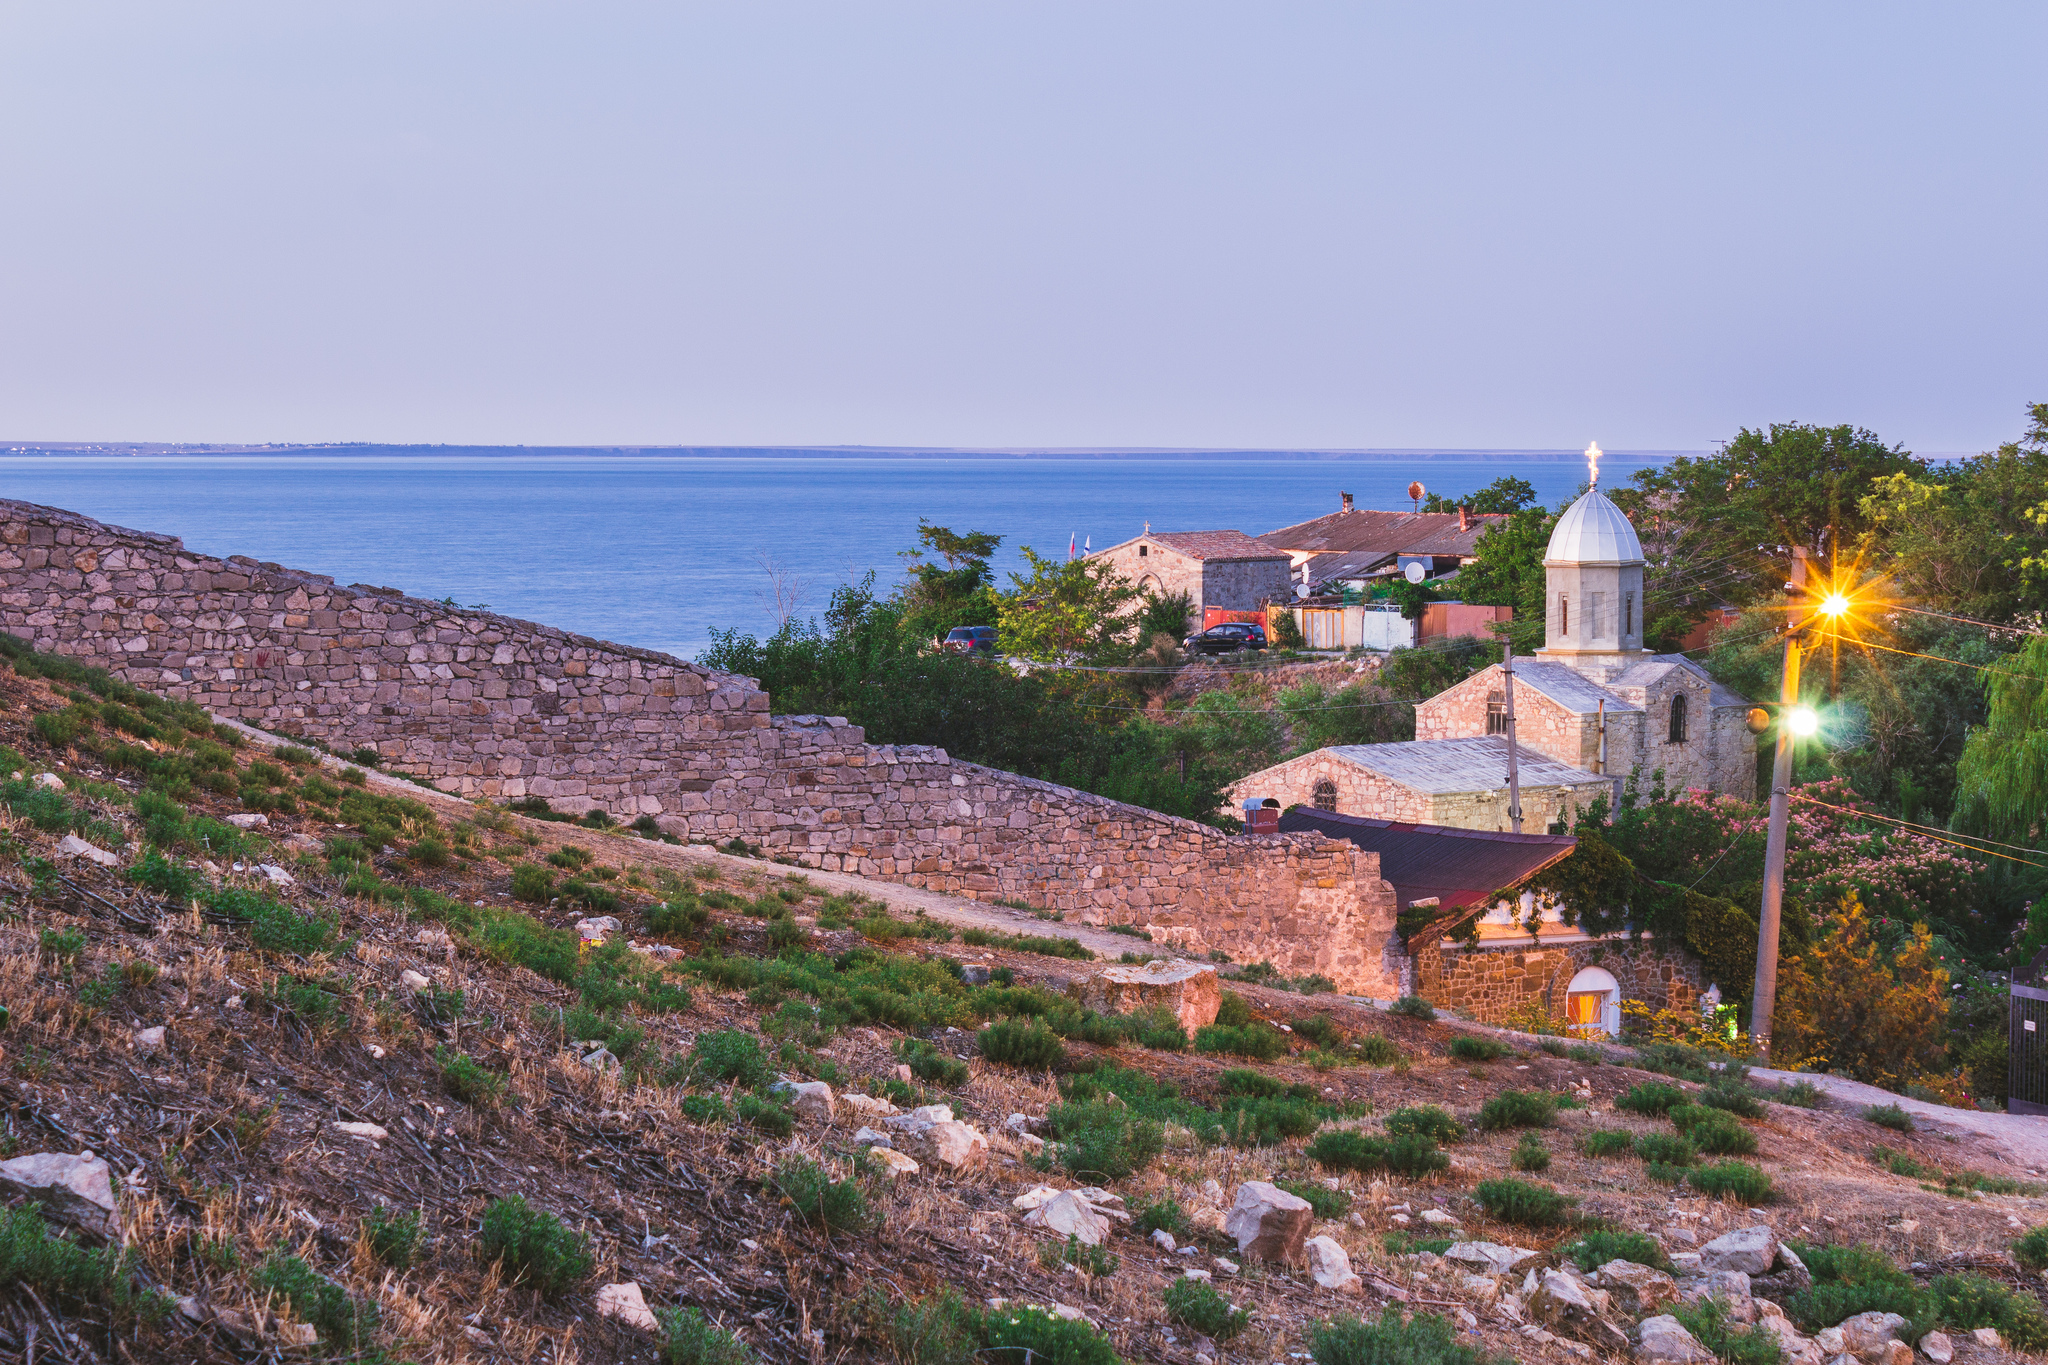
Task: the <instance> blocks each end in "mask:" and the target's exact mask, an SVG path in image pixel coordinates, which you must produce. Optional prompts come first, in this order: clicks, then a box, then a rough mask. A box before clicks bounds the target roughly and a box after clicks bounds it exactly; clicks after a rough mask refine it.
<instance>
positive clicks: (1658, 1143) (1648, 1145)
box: [1635, 1133, 1700, 1166]
mask: <svg viewBox="0 0 2048 1365" xmlns="http://www.w3.org/2000/svg"><path fill="white" fill-rule="evenodd" d="M1635 1148H1636V1155H1637V1156H1639V1157H1641V1158H1642V1159H1643V1160H1645V1161H1654V1162H1658V1163H1661V1164H1662V1165H1666V1166H1690V1165H1692V1164H1693V1163H1694V1162H1696V1161H1698V1160H1699V1159H1700V1154H1699V1149H1698V1148H1696V1147H1694V1146H1693V1145H1692V1143H1690V1142H1688V1141H1686V1140H1685V1139H1684V1138H1683V1137H1681V1136H1679V1135H1678V1134H1676V1133H1644V1134H1643V1135H1642V1136H1641V1137H1639V1138H1637V1139H1636V1142H1635Z"/></svg>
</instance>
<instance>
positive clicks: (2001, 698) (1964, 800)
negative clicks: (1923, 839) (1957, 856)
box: [1954, 635, 2048, 847]
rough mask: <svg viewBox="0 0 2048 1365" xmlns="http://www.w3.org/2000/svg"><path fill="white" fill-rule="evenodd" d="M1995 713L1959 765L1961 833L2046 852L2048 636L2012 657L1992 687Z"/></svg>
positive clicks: (1958, 823) (1965, 746) (1967, 746)
mask: <svg viewBox="0 0 2048 1365" xmlns="http://www.w3.org/2000/svg"><path fill="white" fill-rule="evenodd" d="M1990 692H1991V713H1990V716H1989V718H1988V719H1987V721H1986V722H1985V724H1984V725H1982V726H1980V727H1979V728H1978V729H1976V730H1973V731H1971V733H1970V737H1969V738H1968V739H1966V740H1964V741H1963V753H1962V759H1961V761H1960V762H1958V763H1957V765H1956V813H1955V818H1954V825H1955V827H1956V828H1957V829H1959V830H1964V831H1967V832H1970V833H1978V834H1984V835H1986V836H1988V837H1990V838H1993V839H1999V840H2003V841H2005V842H2008V843H2015V844H2028V845H2032V846H2034V847H2040V846H2041V845H2042V843H2043V842H2044V840H2048V636H2041V635H2036V636H2035V637H2034V638H2033V639H2031V640H2029V641H2028V642H2027V647H2026V648H2025V649H2022V650H2021V651H2020V652H2019V653H2017V654H2013V655H2008V656H2007V657H2006V658H2005V659H2004V660H2002V661H2001V663H2000V667H1999V670H1998V672H1997V674H1996V675H1995V676H1993V677H1992V679H1991V688H1990Z"/></svg>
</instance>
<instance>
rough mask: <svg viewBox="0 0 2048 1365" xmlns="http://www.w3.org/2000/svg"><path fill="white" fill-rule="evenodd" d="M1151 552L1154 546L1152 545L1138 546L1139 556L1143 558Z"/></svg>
mask: <svg viewBox="0 0 2048 1365" xmlns="http://www.w3.org/2000/svg"><path fill="white" fill-rule="evenodd" d="M1151 552H1152V547H1151V546H1150V545H1140V546H1139V547H1138V558H1140V559H1143V558H1144V557H1145V556H1146V555H1148V554H1150V553H1151Z"/></svg>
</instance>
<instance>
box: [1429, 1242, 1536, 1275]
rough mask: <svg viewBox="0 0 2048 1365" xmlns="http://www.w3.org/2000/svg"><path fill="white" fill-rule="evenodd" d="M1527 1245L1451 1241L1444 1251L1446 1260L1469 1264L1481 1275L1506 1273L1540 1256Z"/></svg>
mask: <svg viewBox="0 0 2048 1365" xmlns="http://www.w3.org/2000/svg"><path fill="white" fill-rule="evenodd" d="M1542 1255H1543V1253H1542V1252H1540V1251H1531V1250H1529V1249H1528V1248H1527V1247H1512V1246H1502V1245H1501V1244H1500V1243H1499V1242H1453V1243H1451V1245H1450V1247H1449V1248H1448V1249H1446V1250H1445V1252H1444V1259H1445V1260H1446V1261H1453V1262H1456V1263H1457V1264H1459V1265H1462V1266H1469V1267H1471V1268H1472V1269H1474V1270H1476V1271H1478V1272H1479V1273H1480V1274H1482V1275H1508V1274H1512V1273H1513V1272H1515V1271H1517V1270H1521V1269H1523V1268H1524V1267H1525V1266H1528V1265H1530V1264H1532V1263H1534V1262H1535V1261H1537V1260H1538V1259H1540V1258H1541V1257H1542Z"/></svg>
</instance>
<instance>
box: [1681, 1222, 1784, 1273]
mask: <svg viewBox="0 0 2048 1365" xmlns="http://www.w3.org/2000/svg"><path fill="white" fill-rule="evenodd" d="M1777 1258H1778V1234H1777V1233H1775V1232H1773V1231H1771V1229H1770V1228H1769V1227H1768V1226H1767V1225H1765V1224H1761V1223H1759V1224H1757V1225H1756V1226H1755V1227H1747V1228H1737V1229H1736V1230H1735V1231H1733V1232H1729V1233H1723V1234H1722V1235H1721V1236H1719V1237H1716V1238H1715V1239H1714V1240H1713V1241H1711V1242H1709V1243H1707V1244H1706V1245H1705V1246H1703V1247H1701V1248H1700V1269H1702V1270H1739V1271H1741V1272H1742V1273H1743V1274H1745V1275H1765V1274H1769V1273H1770V1269H1771V1263H1772V1262H1773V1261H1775V1260H1777Z"/></svg>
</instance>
